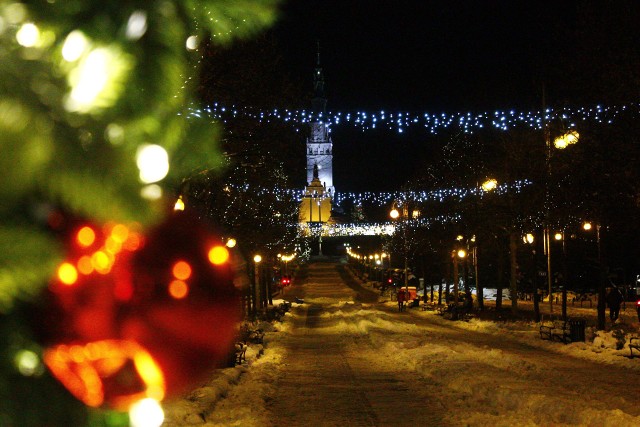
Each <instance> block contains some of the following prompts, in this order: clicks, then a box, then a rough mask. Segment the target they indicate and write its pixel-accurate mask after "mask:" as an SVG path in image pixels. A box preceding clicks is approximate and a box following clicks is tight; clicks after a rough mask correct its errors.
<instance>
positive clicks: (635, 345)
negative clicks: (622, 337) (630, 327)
mask: <svg viewBox="0 0 640 427" xmlns="http://www.w3.org/2000/svg"><path fill="white" fill-rule="evenodd" d="M633 349H635V350H636V351H637V352H640V337H631V338H629V352H630V353H631V354H630V356H629V357H630V358H631V359H633Z"/></svg>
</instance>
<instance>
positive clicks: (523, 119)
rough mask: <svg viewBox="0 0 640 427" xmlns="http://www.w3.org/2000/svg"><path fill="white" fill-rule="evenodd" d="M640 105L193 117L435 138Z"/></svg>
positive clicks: (197, 113) (601, 116) (211, 111)
mask: <svg viewBox="0 0 640 427" xmlns="http://www.w3.org/2000/svg"><path fill="white" fill-rule="evenodd" d="M639 109H640V104H637V103H635V104H627V105H621V106H601V105H596V106H593V107H577V108H571V107H564V108H560V109H553V108H547V109H545V110H537V111H516V110H509V111H502V110H499V111H491V112H480V113H472V112H465V113H460V112H458V113H439V114H432V113H416V112H403V111H399V112H388V111H376V112H365V111H353V112H341V111H337V112H331V111H329V112H327V113H324V114H323V113H314V112H312V111H308V110H288V109H273V110H258V109H254V108H249V107H240V106H223V105H220V104H217V103H215V104H213V105H211V106H209V107H206V108H202V109H197V108H192V109H191V110H190V112H189V113H188V116H189V117H198V118H201V117H203V116H204V117H209V118H212V119H215V120H222V121H223V122H224V121H226V120H229V119H234V118H249V119H253V120H257V121H259V122H276V121H279V122H284V123H291V124H292V125H294V126H301V125H304V124H306V123H312V122H320V123H326V124H328V125H330V126H338V125H341V124H343V125H350V126H355V127H359V128H361V129H362V130H363V131H365V130H371V129H377V128H381V129H392V130H393V129H395V130H396V131H397V132H399V133H403V132H404V131H405V130H407V129H409V128H415V127H422V128H424V129H426V130H427V131H429V132H430V133H432V134H436V133H438V132H439V131H442V130H444V129H447V128H454V127H455V128H457V129H461V130H463V131H464V132H465V133H473V132H475V131H478V130H480V129H483V128H495V129H499V130H503V131H506V130H509V129H510V128H512V127H515V126H526V127H530V128H533V129H542V127H543V126H544V124H545V123H548V122H551V121H554V120H562V121H563V122H565V123H568V127H569V128H574V127H576V124H577V123H580V122H584V121H596V122H599V123H608V124H610V123H613V120H614V119H615V118H616V117H617V116H618V115H620V114H622V113H623V112H631V113H632V114H637V113H638V110H639Z"/></svg>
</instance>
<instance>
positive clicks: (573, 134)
mask: <svg viewBox="0 0 640 427" xmlns="http://www.w3.org/2000/svg"><path fill="white" fill-rule="evenodd" d="M579 138H580V135H579V134H578V132H577V131H575V130H570V131H567V132H565V133H564V134H562V135H560V136H558V137H557V138H555V139H554V140H553V146H554V147H555V148H556V149H558V150H564V149H565V148H567V147H568V146H569V145H573V144H576V143H577V142H578V140H579ZM545 140H546V146H547V151H546V166H547V184H546V189H545V190H546V191H545V210H546V217H545V226H544V239H543V243H544V252H545V255H546V256H547V284H548V286H549V313H553V300H552V298H551V293H552V281H553V278H552V271H551V229H550V224H549V223H550V218H549V217H550V215H551V206H550V204H551V200H550V189H549V187H550V185H549V182H550V181H551V153H552V152H551V137H550V134H549V129H548V128H547V127H546V126H545ZM565 311H566V308H565Z"/></svg>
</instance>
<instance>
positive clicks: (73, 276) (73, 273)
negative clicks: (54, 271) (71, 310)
mask: <svg viewBox="0 0 640 427" xmlns="http://www.w3.org/2000/svg"><path fill="white" fill-rule="evenodd" d="M58 279H60V281H61V282H62V283H64V284H65V285H69V286H71V285H73V284H74V283H76V281H77V280H78V270H76V268H75V267H74V266H73V265H72V264H69V263H68V262H65V263H63V264H62V265H60V267H58Z"/></svg>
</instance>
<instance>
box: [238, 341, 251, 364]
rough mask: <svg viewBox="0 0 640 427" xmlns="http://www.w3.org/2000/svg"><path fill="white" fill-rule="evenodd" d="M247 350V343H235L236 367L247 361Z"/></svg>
mask: <svg viewBox="0 0 640 427" xmlns="http://www.w3.org/2000/svg"><path fill="white" fill-rule="evenodd" d="M247 348H249V346H248V345H247V343H244V342H237V343H236V365H241V364H242V362H244V361H246V360H247Z"/></svg>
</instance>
